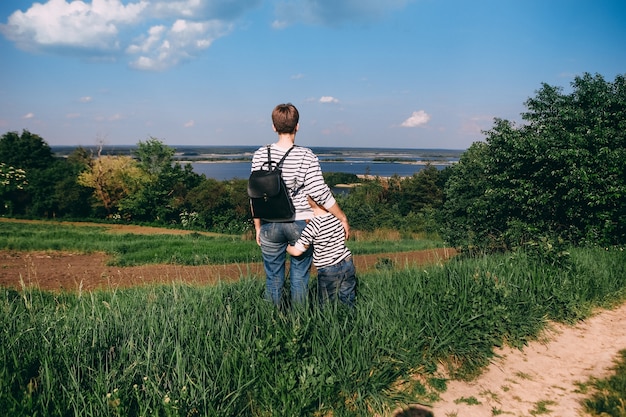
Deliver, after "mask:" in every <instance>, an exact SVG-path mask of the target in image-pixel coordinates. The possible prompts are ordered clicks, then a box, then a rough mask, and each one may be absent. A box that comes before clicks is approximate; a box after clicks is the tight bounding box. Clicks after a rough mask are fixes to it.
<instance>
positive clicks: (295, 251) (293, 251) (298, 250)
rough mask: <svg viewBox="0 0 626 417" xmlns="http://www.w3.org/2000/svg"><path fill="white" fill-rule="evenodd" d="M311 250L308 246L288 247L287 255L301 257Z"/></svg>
mask: <svg viewBox="0 0 626 417" xmlns="http://www.w3.org/2000/svg"><path fill="white" fill-rule="evenodd" d="M308 248H309V246H308V245H298V244H297V243H296V245H287V253H288V254H289V255H291V256H300V255H302V254H303V253H304V252H306V250H307V249H308Z"/></svg>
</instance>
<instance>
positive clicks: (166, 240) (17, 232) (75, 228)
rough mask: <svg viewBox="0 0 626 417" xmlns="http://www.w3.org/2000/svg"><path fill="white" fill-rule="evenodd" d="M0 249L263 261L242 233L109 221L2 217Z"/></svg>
mask: <svg viewBox="0 0 626 417" xmlns="http://www.w3.org/2000/svg"><path fill="white" fill-rule="evenodd" d="M374 237H378V235H375V236H374ZM442 245H443V243H442V242H441V241H438V240H432V239H419V240H416V239H401V238H397V237H396V236H395V235H393V239H384V240H380V239H374V238H372V237H369V236H365V237H364V238H362V239H358V240H350V241H349V242H348V246H349V247H350V250H351V251H352V253H353V254H355V255H363V254H372V253H384V252H406V251H415V250H422V249H430V248H435V247H442ZM0 249H3V250H17V251H40V250H69V251H78V252H84V253H92V252H106V253H108V254H110V255H112V263H113V264H114V265H117V266H131V265H142V264H151V263H152V264H159V263H172V264H180V265H206V264H224V263H247V262H260V261H261V259H260V252H259V248H258V246H257V244H256V242H255V241H254V240H245V239H242V237H241V236H238V235H237V236H227V235H220V236H206V235H204V234H200V233H189V234H183V235H174V234H112V233H110V232H109V231H108V229H107V226H106V225H102V226H82V225H68V224H62V223H17V222H16V223H12V222H0Z"/></svg>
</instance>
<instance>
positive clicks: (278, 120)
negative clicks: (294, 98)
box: [272, 103, 300, 133]
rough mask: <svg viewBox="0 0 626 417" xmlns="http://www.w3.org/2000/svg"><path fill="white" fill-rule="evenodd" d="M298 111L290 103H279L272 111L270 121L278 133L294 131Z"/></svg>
mask: <svg viewBox="0 0 626 417" xmlns="http://www.w3.org/2000/svg"><path fill="white" fill-rule="evenodd" d="M299 119H300V113H298V109H296V106H294V105H293V104H291V103H287V104H279V105H278V106H276V107H275V108H274V111H272V123H273V124H274V129H276V132H278V133H295V132H296V130H297V127H298V120H299Z"/></svg>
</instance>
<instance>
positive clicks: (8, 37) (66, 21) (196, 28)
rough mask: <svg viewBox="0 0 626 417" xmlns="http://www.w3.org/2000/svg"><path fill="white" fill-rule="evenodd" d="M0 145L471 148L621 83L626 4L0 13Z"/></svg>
mask: <svg viewBox="0 0 626 417" xmlns="http://www.w3.org/2000/svg"><path fill="white" fill-rule="evenodd" d="M0 57H1V59H2V65H1V67H0V68H1V69H0V133H2V134H4V133H6V132H9V131H17V132H21V131H22V130H23V129H27V130H29V131H30V132H32V133H36V134H38V135H40V136H41V137H42V138H43V139H44V140H45V141H46V142H47V143H48V144H50V145H52V146H55V145H82V146H91V145H95V144H100V143H102V144H105V145H134V144H136V143H137V142H139V141H145V140H147V139H149V138H150V137H154V138H157V139H160V140H162V141H163V142H164V143H165V144H167V145H169V146H176V145H257V144H265V143H270V142H272V141H273V140H274V139H275V136H274V133H273V132H272V130H271V118H270V115H271V110H272V108H273V107H274V106H275V105H276V104H279V103H283V102H292V103H294V104H295V105H296V106H297V107H298V109H299V110H300V131H299V133H298V136H297V143H299V144H301V145H305V146H348V147H398V148H445V149H465V148H467V147H468V146H470V145H471V143H472V142H474V141H479V140H483V139H484V135H483V134H482V133H481V130H485V129H489V128H490V127H491V126H492V125H493V119H494V117H499V118H504V119H508V120H511V121H515V122H520V121H521V118H520V113H522V112H523V111H524V110H525V108H524V102H525V101H526V100H527V99H528V98H529V97H533V96H534V95H535V92H536V91H537V90H538V89H539V88H541V84H542V83H547V84H550V85H556V86H562V87H563V88H564V91H565V92H567V91H568V90H569V86H570V83H571V81H572V80H573V78H574V76H576V75H582V74H583V73H584V72H589V73H591V74H596V73H598V74H600V75H602V76H603V77H604V78H605V79H606V80H607V81H613V80H614V79H615V76H616V75H618V74H626V2H624V1H623V0H588V1H581V0H474V1H470V0H385V1H383V0H347V1H342V0H293V1H284V0H270V1H268V0H123V1H122V0H91V1H90V0H84V1H68V0H40V1H39V2H38V3H36V2H32V1H17V0H1V1H0Z"/></svg>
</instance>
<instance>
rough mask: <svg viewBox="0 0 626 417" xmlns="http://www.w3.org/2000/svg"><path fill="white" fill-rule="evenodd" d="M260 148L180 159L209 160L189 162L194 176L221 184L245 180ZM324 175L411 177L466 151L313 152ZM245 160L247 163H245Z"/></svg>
mask: <svg viewBox="0 0 626 417" xmlns="http://www.w3.org/2000/svg"><path fill="white" fill-rule="evenodd" d="M256 149H257V147H256V146H255V147H244V146H241V147H220V148H217V147H214V148H211V147H204V148H202V149H201V150H200V149H194V150H193V151H192V150H190V149H189V148H185V149H184V151H183V152H181V150H180V149H178V151H179V152H178V154H177V158H179V159H181V160H185V159H191V158H192V157H193V158H203V159H210V160H211V162H208V161H205V162H190V163H191V166H192V167H193V170H194V172H196V173H198V174H204V175H206V177H207V178H214V179H216V180H219V181H223V180H230V179H233V178H239V179H245V178H248V175H250V158H251V157H252V153H253V152H254V150H256ZM312 149H313V151H314V152H315V153H316V154H317V156H318V158H319V160H320V165H321V167H322V171H323V172H343V173H348V174H355V175H364V174H368V175H374V176H380V177H391V176H393V175H399V176H401V177H409V176H411V175H413V174H415V173H417V172H419V171H420V170H422V169H423V168H424V167H425V164H426V161H429V162H430V163H431V164H432V165H433V166H435V167H437V168H439V169H443V168H444V167H446V166H449V165H450V164H452V163H454V162H457V161H458V159H459V157H460V154H461V153H462V152H463V151H460V150H459V151H457V150H446V149H443V150H442V149H385V148H312ZM242 159H245V160H242Z"/></svg>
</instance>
